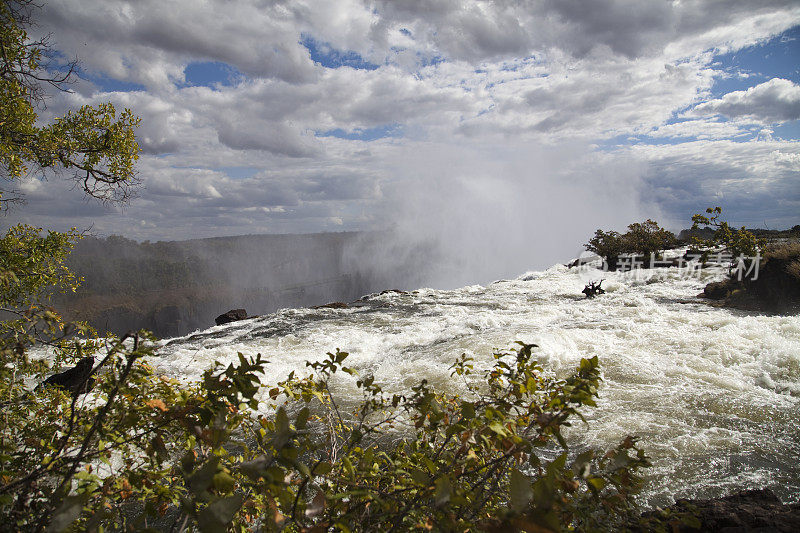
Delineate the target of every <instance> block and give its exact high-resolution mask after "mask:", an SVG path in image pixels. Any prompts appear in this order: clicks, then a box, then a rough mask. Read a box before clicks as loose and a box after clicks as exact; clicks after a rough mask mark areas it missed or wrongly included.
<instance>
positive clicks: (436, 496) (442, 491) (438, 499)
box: [433, 476, 453, 507]
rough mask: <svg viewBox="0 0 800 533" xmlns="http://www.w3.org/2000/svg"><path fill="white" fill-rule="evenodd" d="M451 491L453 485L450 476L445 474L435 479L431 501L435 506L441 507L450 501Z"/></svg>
mask: <svg viewBox="0 0 800 533" xmlns="http://www.w3.org/2000/svg"><path fill="white" fill-rule="evenodd" d="M452 492H453V485H452V483H451V482H450V478H449V477H447V476H445V477H441V478H439V479H437V480H436V488H435V489H434V492H433V501H434V503H435V504H436V506H437V507H441V506H443V505H445V504H447V502H449V501H450V496H451V495H452Z"/></svg>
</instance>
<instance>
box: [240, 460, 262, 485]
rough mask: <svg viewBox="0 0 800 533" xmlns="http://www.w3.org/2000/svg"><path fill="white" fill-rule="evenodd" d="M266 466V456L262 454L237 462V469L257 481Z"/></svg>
mask: <svg viewBox="0 0 800 533" xmlns="http://www.w3.org/2000/svg"><path fill="white" fill-rule="evenodd" d="M266 468H267V457H266V456H264V455H262V456H260V457H256V458H255V459H253V460H252V461H245V462H243V463H240V464H239V471H241V472H242V474H244V475H246V476H247V477H249V478H250V479H252V480H253V481H258V479H259V478H260V477H262V476H263V475H264V473H265V472H266Z"/></svg>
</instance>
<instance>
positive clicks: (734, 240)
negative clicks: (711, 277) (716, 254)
mask: <svg viewBox="0 0 800 533" xmlns="http://www.w3.org/2000/svg"><path fill="white" fill-rule="evenodd" d="M706 213H707V214H708V215H713V216H711V217H707V216H705V215H702V214H700V213H697V214H695V215H694V216H692V230H696V229H698V228H700V227H701V226H703V227H704V228H710V229H713V230H714V236H713V237H712V238H711V239H710V240H703V239H698V238H697V237H694V238H693V239H694V242H695V244H697V245H700V246H704V247H706V248H709V247H719V246H721V247H722V248H723V250H724V251H725V252H727V253H729V254H730V255H731V258H732V261H735V260H737V258H740V257H746V258H751V257H755V256H757V255H759V254H760V253H761V251H762V250H763V248H764V246H765V245H766V242H765V240H764V239H759V238H757V237H756V236H755V235H753V233H752V232H750V231H747V229H746V228H745V227H744V226H742V227H741V228H739V229H737V230H734V229H733V228H731V226H730V225H729V224H728V223H727V222H725V221H723V220H719V217H720V216H721V215H722V208H721V207H714V208H711V207H709V208H708V209H706Z"/></svg>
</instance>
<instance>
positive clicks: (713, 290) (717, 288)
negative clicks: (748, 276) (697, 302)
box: [700, 280, 731, 300]
mask: <svg viewBox="0 0 800 533" xmlns="http://www.w3.org/2000/svg"><path fill="white" fill-rule="evenodd" d="M730 292H731V283H730V281H729V280H725V281H715V282H712V283H709V284H708V285H706V288H705V289H703V292H702V293H701V294H700V296H701V297H703V298H708V299H709V300H723V299H725V298H727V297H728V294H730Z"/></svg>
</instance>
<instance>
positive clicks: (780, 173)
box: [5, 0, 800, 257]
mask: <svg viewBox="0 0 800 533" xmlns="http://www.w3.org/2000/svg"><path fill="white" fill-rule="evenodd" d="M503 5H504V6H505V7H503V6H502V5H500V4H493V3H484V2H478V1H477V0H463V1H460V2H431V3H414V2H402V1H388V0H378V1H376V2H373V3H370V4H369V5H368V4H367V3H364V2H362V1H361V0H342V1H340V2H336V3H324V4H320V3H318V2H312V1H310V0H290V1H288V2H284V3H280V4H275V5H269V6H266V7H265V6H263V5H261V4H258V3H255V2H252V3H251V2H241V3H239V4H237V6H236V7H235V8H231V6H229V5H228V4H226V3H224V2H208V3H203V4H197V3H194V2H190V1H188V0H185V1H176V2H170V3H167V4H164V3H159V2H155V1H143V2H140V3H136V4H131V3H128V2H123V1H122V0H107V1H103V2H100V1H99V0H64V1H63V2H51V3H49V4H46V5H45V6H44V8H43V9H42V11H41V12H40V20H39V26H37V29H36V30H35V31H39V32H41V33H42V35H44V34H50V35H51V42H52V43H53V46H54V47H56V49H57V50H58V52H59V53H60V55H61V57H64V58H67V57H79V58H80V60H81V70H80V75H81V78H82V80H79V81H78V83H76V85H75V90H74V91H73V92H72V93H69V94H57V95H54V96H53V98H52V100H51V101H50V103H49V109H48V113H49V112H52V113H54V114H56V113H59V112H63V111H65V110H67V109H69V108H72V107H76V106H80V105H85V104H97V103H100V102H103V101H111V102H113V103H114V104H115V105H117V106H118V107H128V108H131V109H132V110H133V111H134V112H135V113H136V114H137V115H139V116H140V117H141V118H142V126H141V127H140V129H139V131H138V139H139V143H140V146H141V147H142V149H143V152H142V156H141V158H140V160H139V165H138V172H139V177H140V179H141V181H142V183H143V188H142V189H141V190H140V192H139V197H138V199H136V200H134V201H133V202H131V203H130V204H129V205H127V206H124V207H120V206H100V207H92V208H91V209H88V208H86V206H87V203H86V201H85V199H84V198H82V197H81V195H80V194H79V193H78V192H77V191H72V190H69V188H68V187H66V186H65V188H64V189H63V190H62V189H59V188H58V186H56V185H54V184H53V183H54V182H52V181H51V182H49V185H48V186H45V185H44V184H43V183H42V182H39V181H37V180H35V179H31V180H29V181H28V182H26V183H25V184H24V187H22V189H23V191H24V192H25V193H26V194H27V198H28V205H27V207H26V208H25V209H24V210H20V211H19V212H18V213H12V214H11V215H9V216H7V217H6V220H5V223H6V224H11V223H13V222H15V221H26V222H30V223H34V224H36V225H40V226H49V227H54V228H63V227H71V226H78V227H89V226H91V227H93V228H94V231H96V232H98V233H101V234H111V233H118V234H122V235H125V236H128V237H131V238H136V239H140V240H143V239H149V240H163V239H181V238H191V237H206V236H214V235H234V234H245V233H272V232H279V233H286V232H311V231H338V230H358V229H382V228H389V227H390V228H395V229H396V230H397V231H398V232H400V233H404V234H405V235H406V239H407V240H408V241H412V240H414V239H423V240H424V239H439V240H442V241H445V240H446V241H452V242H462V241H463V239H464V235H470V237H471V240H470V241H469V242H466V243H465V244H464V246H467V247H469V248H470V251H471V253H472V255H475V256H480V255H482V254H488V253H494V246H495V245H496V243H498V242H500V243H504V244H509V245H510V244H512V243H517V242H519V243H528V242H530V240H529V239H528V240H526V238H527V237H530V236H531V235H533V236H536V238H535V239H534V242H535V243H536V247H538V249H537V250H536V251H530V252H526V254H527V255H530V256H531V257H533V255H535V254H537V253H538V254H539V255H546V256H548V257H555V256H556V253H566V252H565V251H564V250H563V248H564V247H565V246H568V245H567V244H563V243H575V242H582V241H583V240H585V235H587V234H591V233H592V232H593V230H594V229H595V228H597V227H606V228H622V227H624V226H625V225H627V224H628V223H630V222H632V221H634V220H643V219H645V218H648V217H649V218H652V217H655V218H658V219H659V220H662V221H663V222H664V223H665V224H667V225H669V226H670V227H674V228H676V229H677V228H680V227H682V226H685V225H686V224H688V220H689V218H690V216H691V214H692V213H693V212H696V211H697V210H703V209H704V208H705V207H707V206H711V205H722V206H723V208H724V209H725V212H726V214H729V217H730V219H731V220H732V221H733V222H734V223H740V224H749V225H754V226H759V225H760V226H763V225H765V224H766V225H768V226H770V227H785V226H787V225H788V226H791V225H794V224H797V223H798V222H800V220H798V216H799V215H798V214H799V213H800V185H798V184H800V179H798V175H800V142H799V141H800V72H798V64H800V61H798V60H797V58H798V57H800V7H798V6H797V5H796V2H792V1H785V2H782V1H779V0H775V1H771V2H769V3H768V4H764V5H759V6H757V7H753V5H752V3H751V2H746V1H732V2H728V3H725V4H724V5H718V4H716V3H702V2H701V3H667V2H653V3H642V2H634V1H632V0H602V1H599V2H595V3H592V4H590V5H588V6H587V5H585V4H582V3H577V4H576V3H574V2H557V3H553V2H546V1H535V2H530V3H526V4H525V5H524V6H523V5H521V4H520V5H517V4H508V5H506V4H503ZM34 36H35V35H34ZM532 206H538V207H536V208H532ZM564 214H568V215H566V217H565V215H564ZM553 218H559V219H560V220H562V222H561V224H560V226H561V231H562V236H561V238H560V239H557V240H556V241H557V242H556V241H552V240H550V239H549V238H548V237H547V235H545V234H544V233H543V232H542V228H544V227H548V226H550V225H552V219H553ZM476 219H477V220H481V221H482V223H483V226H486V225H487V224H486V221H492V222H491V224H489V226H490V228H484V227H483V226H476V225H475V224H476V222H475V220H476ZM551 241H552V242H551ZM523 246H524V245H523ZM569 246H572V244H570V245H569Z"/></svg>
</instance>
